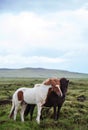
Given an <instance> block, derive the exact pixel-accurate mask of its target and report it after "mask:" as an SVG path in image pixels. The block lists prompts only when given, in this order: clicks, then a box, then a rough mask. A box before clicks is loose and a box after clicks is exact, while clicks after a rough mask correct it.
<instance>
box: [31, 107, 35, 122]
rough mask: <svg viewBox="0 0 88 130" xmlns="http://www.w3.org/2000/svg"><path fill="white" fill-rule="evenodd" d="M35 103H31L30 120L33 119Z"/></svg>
mask: <svg viewBox="0 0 88 130" xmlns="http://www.w3.org/2000/svg"><path fill="white" fill-rule="evenodd" d="M34 108H35V105H31V107H30V120H31V121H32V116H33V111H34Z"/></svg>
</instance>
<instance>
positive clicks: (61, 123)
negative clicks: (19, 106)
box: [0, 78, 88, 130]
mask: <svg viewBox="0 0 88 130" xmlns="http://www.w3.org/2000/svg"><path fill="white" fill-rule="evenodd" d="M43 80H44V79H32V78H30V79H29V78H18V79H16V78H15V79H14V78H11V79H10V78H8V79H0V100H4V99H10V98H11V97H12V94H13V93H14V91H15V90H16V89H17V88H19V87H24V86H26V87H33V85H34V84H35V83H41V82H42V81H43ZM69 80H70V83H69V87H68V92H67V96H66V101H65V103H64V104H63V106H62V108H61V111H60V118H59V120H58V121H54V120H53V118H52V117H53V115H52V114H53V109H52V108H51V109H50V111H49V112H48V113H47V114H46V115H45V118H44V120H43V121H41V123H40V125H38V124H37V123H36V115H37V109H35V111H34V115H33V121H30V119H29V116H28V117H26V118H25V122H24V123H22V122H21V121H20V112H19V113H18V115H17V121H13V119H9V118H8V115H9V112H10V109H11V104H8V105H0V129H1V130H57V129H58V130H88V79H69ZM81 95H84V96H85V97H86V100H84V101H83V102H82V101H78V100H77V98H78V97H79V96H81Z"/></svg>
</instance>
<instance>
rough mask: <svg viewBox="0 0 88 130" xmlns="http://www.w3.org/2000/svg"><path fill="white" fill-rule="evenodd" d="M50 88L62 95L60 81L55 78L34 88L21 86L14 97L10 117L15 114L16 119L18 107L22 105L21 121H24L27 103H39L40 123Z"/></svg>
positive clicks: (38, 116)
mask: <svg viewBox="0 0 88 130" xmlns="http://www.w3.org/2000/svg"><path fill="white" fill-rule="evenodd" d="M49 89H52V91H54V92H55V93H56V94H57V95H58V96H62V92H61V90H60V82H59V80H58V82H57V80H55V79H48V80H46V81H44V82H43V83H42V84H36V85H35V86H34V87H33V88H19V89H17V90H16V91H15V93H14V94H13V98H12V108H11V111H10V115H9V116H10V118H11V117H12V116H14V120H16V115H17V111H18V107H19V106H20V105H21V107H22V109H21V121H22V122H24V111H25V108H26V105H27V104H36V105H37V111H38V113H37V118H36V120H37V123H38V124H39V123H40V116H41V110H42V107H43V104H44V103H45V101H46V98H47V94H48V92H49Z"/></svg>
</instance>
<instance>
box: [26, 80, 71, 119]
mask: <svg viewBox="0 0 88 130" xmlns="http://www.w3.org/2000/svg"><path fill="white" fill-rule="evenodd" d="M48 83H49V82H48ZM68 83H69V80H67V79H66V78H61V79H60V89H61V91H62V94H63V96H62V97H60V96H58V95H57V94H56V93H55V92H54V91H52V90H51V88H50V89H49V92H48V95H47V98H46V102H45V103H44V104H43V106H45V107H53V108H54V119H55V120H58V118H59V114H60V109H61V107H62V105H63V103H64V101H65V97H66V92H67V88H68ZM46 84H47V83H46ZM57 107H58V109H57ZM34 108H35V104H34V105H31V104H28V105H27V107H26V110H25V113H24V115H25V116H27V115H28V113H29V112H30V119H31V120H32V115H33V111H34ZM41 118H42V115H41Z"/></svg>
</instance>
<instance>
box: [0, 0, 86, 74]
mask: <svg viewBox="0 0 88 130" xmlns="http://www.w3.org/2000/svg"><path fill="white" fill-rule="evenodd" d="M23 67H39V68H40V67H41V68H49V69H61V70H68V71H72V72H82V73H88V0H0V68H23Z"/></svg>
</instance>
